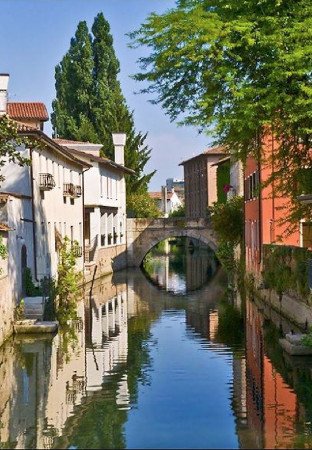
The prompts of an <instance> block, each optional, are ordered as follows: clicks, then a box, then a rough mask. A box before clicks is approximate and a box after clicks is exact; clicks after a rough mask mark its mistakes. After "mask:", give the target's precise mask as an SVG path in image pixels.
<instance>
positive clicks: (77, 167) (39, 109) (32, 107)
mask: <svg viewBox="0 0 312 450" xmlns="http://www.w3.org/2000/svg"><path fill="white" fill-rule="evenodd" d="M3 77H6V80H7V83H8V77H7V76H1V75H0V81H1V80H3ZM7 83H6V87H7ZM0 86H1V83H0ZM2 86H3V85H2ZM1 94H2V96H1V102H0V105H2V113H4V112H10V117H11V118H12V119H15V120H16V121H18V123H19V124H20V125H19V134H20V135H21V136H24V137H27V138H29V140H31V142H32V145H31V148H26V147H24V146H23V147H20V148H19V151H20V152H21V154H22V155H23V156H25V157H27V158H29V160H30V164H29V166H27V165H25V166H19V165H18V164H14V163H12V162H7V164H5V165H4V166H3V168H2V170H1V173H2V175H3V176H4V178H5V180H4V182H3V183H2V184H1V187H0V192H1V193H2V194H9V195H10V202H11V201H12V202H13V203H12V206H10V207H6V219H5V223H6V224H7V225H8V226H9V227H10V228H13V229H14V230H15V235H16V236H15V238H12V239H11V240H9V248H8V249H9V254H10V259H12V264H11V265H10V267H9V270H10V273H9V276H10V279H11V280H14V283H15V280H17V282H16V283H17V286H16V284H15V285H14V291H15V292H16V293H17V296H18V295H19V294H20V293H21V291H22V275H23V274H22V272H23V270H20V265H21V264H20V263H19V262H20V261H21V260H22V259H23V261H24V264H25V261H26V265H27V266H28V267H29V268H30V269H31V271H32V274H33V278H34V281H35V282H39V281H40V280H41V279H43V278H44V277H50V276H52V277H54V276H56V274H57V264H58V242H59V241H60V239H59V238H60V237H61V236H62V237H64V236H68V238H69V239H70V241H71V243H72V244H74V241H77V242H78V247H77V250H76V251H77V268H78V269H82V268H83V252H82V247H83V200H82V184H83V180H82V178H83V172H84V170H86V169H88V168H90V165H89V164H88V163H87V162H85V161H82V160H80V159H79V158H77V157H76V156H75V155H73V154H71V153H70V152H69V151H66V149H64V148H63V147H61V146H60V145H58V144H57V143H56V142H54V141H53V140H52V139H50V138H49V137H48V136H47V135H46V134H45V133H43V131H42V129H43V122H44V121H45V120H47V119H48V114H47V112H46V109H45V106H44V105H43V104H41V103H15V104H14V103H5V102H6V99H7V90H2V91H1V92H0V95H1ZM5 105H6V106H5ZM4 107H5V110H4ZM44 111H45V115H44V114H43V113H44ZM25 123H27V125H25ZM13 199H14V200H13ZM15 199H16V200H15ZM17 199H19V200H17ZM30 228H31V232H30ZM21 244H22V245H21Z"/></svg>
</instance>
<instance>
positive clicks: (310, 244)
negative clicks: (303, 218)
mask: <svg viewBox="0 0 312 450" xmlns="http://www.w3.org/2000/svg"><path fill="white" fill-rule="evenodd" d="M302 246H303V247H305V248H312V222H302Z"/></svg>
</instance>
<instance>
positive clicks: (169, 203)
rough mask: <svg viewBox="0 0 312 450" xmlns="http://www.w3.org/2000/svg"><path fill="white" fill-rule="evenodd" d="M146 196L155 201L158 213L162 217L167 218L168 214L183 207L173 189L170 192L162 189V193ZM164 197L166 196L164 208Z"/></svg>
mask: <svg viewBox="0 0 312 450" xmlns="http://www.w3.org/2000/svg"><path fill="white" fill-rule="evenodd" d="M148 194H149V196H150V198H151V199H153V200H154V201H155V203H156V206H157V208H158V209H159V211H160V212H161V213H162V214H163V215H164V216H167V217H168V215H169V214H170V213H172V212H173V211H176V210H177V209H179V208H180V207H181V206H182V205H183V203H182V201H181V199H180V198H179V197H178V195H177V194H176V192H175V190H174V189H172V190H171V191H170V192H168V191H167V190H166V189H164V190H163V191H162V192H149V193H148ZM165 196H166V206H165Z"/></svg>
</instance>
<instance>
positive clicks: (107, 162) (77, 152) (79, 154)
mask: <svg viewBox="0 0 312 450" xmlns="http://www.w3.org/2000/svg"><path fill="white" fill-rule="evenodd" d="M54 141H55V139H54ZM56 141H58V140H56ZM74 142H75V141H74ZM81 144H86V143H85V142H81ZM95 145H97V144H95ZM62 148H65V149H66V150H67V151H68V152H69V153H72V154H73V155H76V156H77V157H78V158H79V157H80V158H83V159H84V160H85V159H87V160H89V161H92V162H93V161H94V162H97V163H99V164H103V165H106V166H110V167H112V168H114V169H118V170H119V171H122V172H126V173H128V174H134V173H135V171H134V170H132V169H129V168H128V167H125V166H122V165H121V164H117V163H115V161H112V160H111V159H108V158H105V157H104V156H96V155H92V154H91V153H88V152H84V151H82V150H77V149H75V148H72V147H70V148H69V147H66V145H63V146H62Z"/></svg>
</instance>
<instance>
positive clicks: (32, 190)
mask: <svg viewBox="0 0 312 450" xmlns="http://www.w3.org/2000/svg"><path fill="white" fill-rule="evenodd" d="M29 152H30V186H31V210H32V219H33V249H34V269H35V280H36V281H37V282H38V283H39V279H38V268H37V243H36V220H35V203H34V174H33V164H32V161H33V160H32V152H33V149H32V148H30V149H29Z"/></svg>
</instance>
